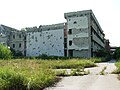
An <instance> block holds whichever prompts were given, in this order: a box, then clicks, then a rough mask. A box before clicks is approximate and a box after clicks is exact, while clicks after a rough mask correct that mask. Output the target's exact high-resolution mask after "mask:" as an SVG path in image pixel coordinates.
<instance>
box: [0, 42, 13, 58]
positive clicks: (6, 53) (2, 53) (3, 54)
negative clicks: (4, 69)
mask: <svg viewBox="0 0 120 90" xmlns="http://www.w3.org/2000/svg"><path fill="white" fill-rule="evenodd" d="M10 58H12V54H11V51H10V49H9V48H7V47H6V46H4V45H2V44H0V59H10Z"/></svg>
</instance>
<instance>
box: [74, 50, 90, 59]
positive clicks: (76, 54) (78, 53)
mask: <svg viewBox="0 0 120 90" xmlns="http://www.w3.org/2000/svg"><path fill="white" fill-rule="evenodd" d="M73 56H74V57H82V58H87V57H88V56H89V51H88V50H87V49H86V50H80V51H79V50H73Z"/></svg>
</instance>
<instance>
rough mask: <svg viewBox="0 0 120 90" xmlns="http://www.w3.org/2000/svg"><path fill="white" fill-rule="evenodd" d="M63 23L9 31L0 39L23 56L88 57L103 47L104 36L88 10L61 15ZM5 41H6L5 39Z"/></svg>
mask: <svg viewBox="0 0 120 90" xmlns="http://www.w3.org/2000/svg"><path fill="white" fill-rule="evenodd" d="M64 17H65V19H66V22H65V23H59V24H53V25H40V26H39V27H32V28H30V27H29V28H24V31H19V30H13V31H10V33H9V35H7V34H5V35H6V37H7V40H6V39H5V37H4V35H3V36H2V37H3V38H2V39H5V40H2V39H0V40H1V42H2V41H5V42H6V43H7V45H9V46H10V47H11V48H13V49H14V50H15V51H21V52H22V53H23V54H24V55H25V56H28V57H29V56H39V55H42V54H45V55H48V56H68V57H69V56H70V57H84V58H90V57H94V56H95V52H96V51H97V50H100V49H104V48H105V42H104V41H105V39H104V37H105V35H104V33H103V31H102V29H101V27H100V25H99V23H98V21H97V19H96V17H95V15H94V14H93V12H92V10H84V11H78V12H69V13H65V14H64ZM8 39H9V40H8Z"/></svg>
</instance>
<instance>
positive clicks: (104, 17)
mask: <svg viewBox="0 0 120 90" xmlns="http://www.w3.org/2000/svg"><path fill="white" fill-rule="evenodd" d="M87 9H92V10H93V13H94V14H95V16H96V18H97V20H98V22H99V23H100V25H101V27H102V29H103V31H104V33H105V37H106V38H107V39H109V40H110V43H111V45H112V46H120V26H119V25H120V0H0V24H4V25H7V26H10V27H13V28H16V29H21V28H24V27H33V26H39V25H47V24H55V23H62V22H65V21H66V20H65V19H64V13H66V12H73V11H81V10H87Z"/></svg>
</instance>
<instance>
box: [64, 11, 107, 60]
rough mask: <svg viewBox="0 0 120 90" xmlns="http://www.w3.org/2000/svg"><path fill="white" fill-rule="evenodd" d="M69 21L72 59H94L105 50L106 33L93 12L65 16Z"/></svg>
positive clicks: (69, 47) (68, 37)
mask: <svg viewBox="0 0 120 90" xmlns="http://www.w3.org/2000/svg"><path fill="white" fill-rule="evenodd" d="M64 16H65V19H66V20H67V32H68V35H67V47H68V48H67V52H68V56H72V57H87V58H89V57H93V56H95V51H97V50H99V49H103V48H105V45H104V36H105V35H104V33H103V31H102V29H101V27H100V25H99V23H98V21H97V19H96V17H95V15H94V14H93V12H92V10H86V11H78V12H70V13H65V14H64Z"/></svg>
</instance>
